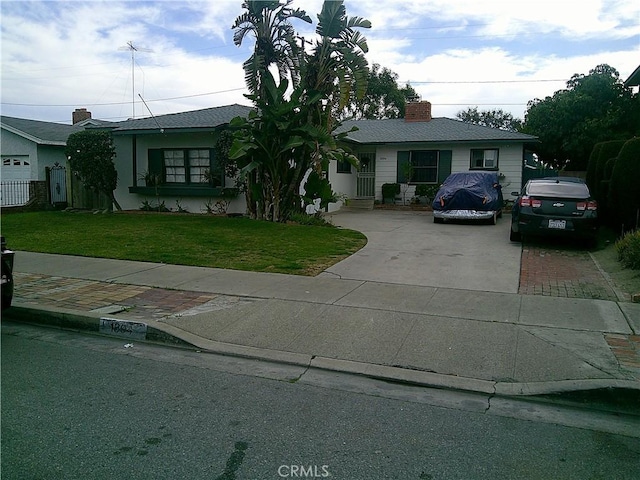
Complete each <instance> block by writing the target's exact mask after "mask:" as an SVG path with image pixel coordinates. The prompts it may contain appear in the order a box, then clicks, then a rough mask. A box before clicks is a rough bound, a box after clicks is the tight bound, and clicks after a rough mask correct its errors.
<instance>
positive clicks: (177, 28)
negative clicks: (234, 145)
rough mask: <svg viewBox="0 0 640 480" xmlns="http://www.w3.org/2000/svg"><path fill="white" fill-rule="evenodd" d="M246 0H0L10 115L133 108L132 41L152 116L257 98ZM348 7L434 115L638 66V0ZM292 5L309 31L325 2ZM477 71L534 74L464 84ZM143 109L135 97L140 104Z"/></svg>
mask: <svg viewBox="0 0 640 480" xmlns="http://www.w3.org/2000/svg"><path fill="white" fill-rule="evenodd" d="M241 4H242V1H241V0H215V1H206V2H203V1H147V2H117V1H108V2H105V1H90V0H86V1H64V2H52V1H40V2H37V1H33V2H7V1H3V2H0V9H1V12H0V13H1V14H2V16H1V22H2V39H1V40H2V72H1V75H2V103H3V105H2V113H3V114H4V115H14V116H21V117H25V118H35V119H43V120H51V121H62V122H68V121H69V120H70V113H71V111H72V110H73V109H74V108H75V107H87V108H89V109H90V110H92V112H93V114H94V117H97V118H103V119H113V120H119V119H124V118H127V117H129V116H130V115H131V111H132V108H131V99H132V89H131V87H132V76H131V54H130V51H128V50H127V49H126V48H125V49H121V47H124V46H126V45H127V42H129V41H131V42H133V44H134V45H136V46H138V47H144V48H146V49H149V50H152V51H151V52H149V51H143V50H142V49H141V50H140V51H138V52H135V66H134V72H135V84H136V91H135V92H133V93H134V95H133V98H137V93H141V94H142V95H143V97H144V98H145V100H147V102H148V105H149V107H150V108H151V110H152V111H153V113H154V114H155V115H160V114H163V113H174V112H178V111H184V110H191V109H198V108H206V107H211V106H218V105H225V104H229V103H242V104H249V102H248V100H247V99H245V98H244V97H243V93H245V90H244V86H245V84H244V73H243V71H242V62H243V61H244V60H246V58H248V56H249V55H250V53H251V50H252V47H253V45H252V43H251V40H250V39H249V40H248V41H247V42H246V43H245V44H243V45H242V46H241V47H236V46H235V45H234V44H233V40H232V35H233V31H232V30H231V25H232V24H233V21H234V20H235V18H236V17H238V16H239V15H240V14H241V13H242V12H243V10H242V8H241ZM345 5H346V8H347V14H348V15H349V16H361V17H364V18H367V19H369V20H371V21H372V24H373V28H371V29H368V30H364V31H363V33H364V35H365V36H366V37H367V39H368V43H369V47H370V51H369V53H368V54H367V59H368V60H369V62H370V63H374V62H375V63H379V64H380V65H382V66H383V67H387V68H389V69H391V70H392V71H394V72H396V73H398V75H399V81H400V82H401V83H404V82H406V81H413V82H414V83H413V86H414V88H416V90H418V92H419V93H420V94H422V96H423V98H425V99H428V100H430V101H432V102H433V103H434V114H435V115H437V116H455V113H456V112H457V111H459V110H461V109H464V108H465V106H466V105H467V104H468V106H474V105H480V108H481V109H482V108H484V107H483V106H482V104H495V105H496V107H497V108H503V109H505V110H508V111H511V112H512V113H513V114H514V115H516V116H520V117H521V116H522V115H523V114H524V108H525V105H526V103H527V101H529V100H532V99H533V98H536V97H539V98H542V97H544V96H546V95H551V94H553V92H554V91H556V90H558V89H560V88H564V86H565V83H564V82H542V81H541V80H549V79H561V80H568V79H569V78H570V77H571V75H573V74H575V73H585V74H586V73H588V71H589V70H590V69H592V68H594V67H595V66H596V65H598V64H601V63H608V64H609V65H611V66H613V67H614V68H616V69H618V70H619V71H620V73H621V76H622V77H623V78H626V76H627V75H629V74H630V73H631V72H632V71H633V70H634V69H635V68H636V67H637V66H638V58H639V56H638V35H640V24H639V22H638V18H640V4H639V3H638V2H637V0H616V1H611V0H580V1H577V0H576V1H572V0H555V1H553V2H550V1H548V0H542V1H540V0H539V1H532V0H521V1H518V2H513V1H507V0H484V1H483V2H478V1H476V0H455V1H451V0H430V1H429V2H425V1H424V0H394V1H393V2H390V1H387V2H380V1H379V0H346V2H345ZM292 7H294V8H301V9H305V10H306V11H307V13H308V14H309V15H310V16H311V18H312V19H313V21H314V24H313V25H312V26H308V25H307V24H305V23H303V22H298V21H294V22H293V23H294V26H295V28H296V29H297V30H298V32H299V33H301V34H303V35H305V36H306V37H307V38H308V39H309V38H311V37H312V36H313V32H314V28H315V24H316V21H317V17H316V14H317V13H318V12H319V11H320V10H321V7H322V0H305V1H301V0H298V1H295V2H294V3H293V4H292ZM474 80H475V81H492V80H527V81H529V80H535V81H531V82H526V83H475V84H471V83H456V82H461V81H474ZM418 82H439V83H418ZM443 82H444V83H443ZM447 82H448V83H447ZM176 97H180V98H176ZM14 104H21V105H14ZM449 104H461V105H449ZM509 104H516V105H509ZM26 105H33V106H26ZM56 105H62V106H60V107H57V106H56ZM501 106H502V107H501ZM486 108H491V107H490V106H489V105H487V107H486ZM147 114H148V112H147V111H146V109H145V107H144V106H143V105H142V104H141V103H140V102H138V103H137V104H136V115H147Z"/></svg>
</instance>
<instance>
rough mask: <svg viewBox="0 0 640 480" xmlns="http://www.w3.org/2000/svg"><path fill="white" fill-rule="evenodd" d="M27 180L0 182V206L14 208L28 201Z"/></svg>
mask: <svg viewBox="0 0 640 480" xmlns="http://www.w3.org/2000/svg"><path fill="white" fill-rule="evenodd" d="M29 183H30V182H29V180H6V181H3V182H0V206H2V207H16V206H21V205H25V204H26V203H27V202H28V201H29Z"/></svg>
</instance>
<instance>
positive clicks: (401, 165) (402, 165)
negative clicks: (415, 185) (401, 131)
mask: <svg viewBox="0 0 640 480" xmlns="http://www.w3.org/2000/svg"><path fill="white" fill-rule="evenodd" d="M410 158H411V152H398V165H397V170H396V178H397V183H407V178H406V175H405V173H404V172H405V169H406V168H407V165H409V159H410Z"/></svg>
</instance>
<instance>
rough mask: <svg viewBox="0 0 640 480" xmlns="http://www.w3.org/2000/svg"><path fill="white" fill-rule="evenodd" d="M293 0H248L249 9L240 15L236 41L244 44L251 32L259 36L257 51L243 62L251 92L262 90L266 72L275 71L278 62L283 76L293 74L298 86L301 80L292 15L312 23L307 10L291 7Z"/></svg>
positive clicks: (281, 77) (234, 37)
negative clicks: (272, 69) (270, 69)
mask: <svg viewBox="0 0 640 480" xmlns="http://www.w3.org/2000/svg"><path fill="white" fill-rule="evenodd" d="M291 2H293V0H285V1H284V3H281V2H280V1H279V0H246V1H245V2H244V3H243V4H242V8H245V9H246V10H247V11H246V12H245V13H243V14H242V15H240V16H239V17H238V18H236V21H235V22H234V24H233V26H232V27H231V28H233V29H234V30H235V32H234V34H233V42H234V43H235V44H236V45H237V46H240V45H242V42H243V40H244V39H245V38H246V37H247V36H248V35H253V36H254V38H255V46H254V50H253V54H252V55H251V57H249V58H248V59H247V60H246V61H245V62H244V63H243V64H242V66H243V68H244V71H245V81H246V83H247V87H248V88H249V91H250V92H251V94H254V95H255V94H257V93H258V92H260V89H261V86H262V83H263V76H264V75H271V73H270V72H269V67H270V66H272V65H276V67H277V69H278V74H279V75H280V80H283V79H286V78H288V77H291V81H292V83H293V85H294V87H295V86H297V85H298V84H299V83H300V55H301V51H302V49H301V48H300V47H299V46H298V44H297V43H296V37H295V33H296V32H295V30H294V28H293V26H292V25H291V22H290V20H291V19H292V18H298V19H300V20H303V21H305V22H307V23H311V18H310V17H309V16H308V15H307V14H306V12H305V11H304V10H300V9H295V10H293V9H292V8H289V5H290V4H291Z"/></svg>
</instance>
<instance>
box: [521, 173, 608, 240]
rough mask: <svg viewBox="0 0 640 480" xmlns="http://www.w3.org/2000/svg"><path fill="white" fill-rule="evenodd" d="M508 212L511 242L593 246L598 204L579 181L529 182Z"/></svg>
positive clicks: (543, 180) (565, 178)
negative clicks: (566, 241) (567, 241)
mask: <svg viewBox="0 0 640 480" xmlns="http://www.w3.org/2000/svg"><path fill="white" fill-rule="evenodd" d="M513 195H518V198H517V200H516V202H515V204H514V206H513V209H512V210H511V234H510V237H509V238H510V239H511V241H514V242H518V241H520V240H521V239H522V237H523V236H529V235H532V236H559V237H574V238H581V239H584V240H586V241H587V242H589V243H590V244H593V243H595V240H596V235H597V232H598V204H597V203H596V201H595V200H594V199H593V198H592V197H591V193H590V192H589V188H588V187H587V185H586V184H585V183H584V182H583V181H582V180H580V179H578V178H572V177H552V178H536V179H533V180H529V181H528V182H527V183H526V185H525V186H524V188H523V189H522V192H521V193H520V194H518V192H514V193H513Z"/></svg>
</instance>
